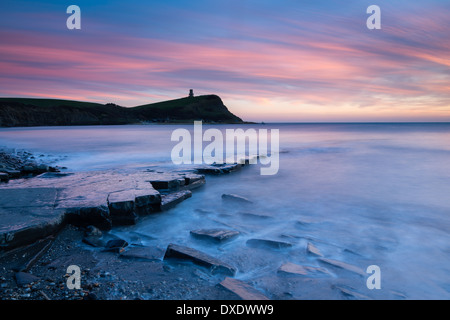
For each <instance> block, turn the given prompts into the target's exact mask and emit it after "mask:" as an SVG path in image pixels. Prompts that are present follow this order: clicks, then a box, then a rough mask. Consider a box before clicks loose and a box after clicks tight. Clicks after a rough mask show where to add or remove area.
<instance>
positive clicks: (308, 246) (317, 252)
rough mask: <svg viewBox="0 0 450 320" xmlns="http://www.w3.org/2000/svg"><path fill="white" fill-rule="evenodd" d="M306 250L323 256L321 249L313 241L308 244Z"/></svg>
mask: <svg viewBox="0 0 450 320" xmlns="http://www.w3.org/2000/svg"><path fill="white" fill-rule="evenodd" d="M306 252H307V253H308V254H311V255H314V256H318V257H323V254H322V252H320V250H319V249H318V248H317V247H316V246H315V245H313V244H312V243H311V242H308V244H307V245H306Z"/></svg>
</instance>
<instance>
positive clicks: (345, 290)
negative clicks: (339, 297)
mask: <svg viewBox="0 0 450 320" xmlns="http://www.w3.org/2000/svg"><path fill="white" fill-rule="evenodd" d="M332 289H335V290H338V291H339V292H341V293H342V294H343V295H344V297H345V298H347V299H349V300H372V299H371V298H369V297H368V296H365V295H363V294H361V293H359V292H357V291H356V290H355V289H353V288H351V287H348V286H339V285H333V286H332Z"/></svg>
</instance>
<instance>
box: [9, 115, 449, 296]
mask: <svg viewBox="0 0 450 320" xmlns="http://www.w3.org/2000/svg"><path fill="white" fill-rule="evenodd" d="M180 128H181V129H186V130H188V131H189V132H193V125H189V124H182V125H124V126H74V127H30V128H0V146H4V147H6V148H16V149H17V150H20V149H24V150H27V151H29V152H32V153H33V154H34V155H35V157H36V158H37V159H41V160H42V161H47V162H51V163H52V164H54V165H58V166H60V167H65V168H67V169H64V170H66V171H99V170H110V169H123V170H130V171H131V170H147V169H152V168H153V169H154V168H164V169H166V170H172V169H176V170H178V169H182V168H184V167H183V166H185V167H186V168H189V167H190V165H188V164H174V163H173V161H172V158H171V152H172V150H173V148H174V146H175V145H176V144H177V142H176V141H172V140H173V139H171V138H172V133H173V132H174V130H176V129H180ZM238 128H242V129H244V130H247V129H250V128H252V129H255V131H256V132H263V131H259V130H260V129H265V130H268V131H271V130H278V131H279V148H278V149H277V150H272V151H273V152H274V154H275V153H276V155H277V157H278V158H279V163H278V171H277V173H276V174H273V175H262V174H261V167H264V164H261V163H260V162H257V163H256V164H251V165H247V166H245V167H243V168H242V170H239V171H236V172H233V173H230V174H226V175H220V176H210V175H208V176H207V177H206V184H205V185H204V186H203V187H201V188H199V189H196V190H194V191H193V196H192V197H191V198H189V199H188V200H186V201H184V202H182V203H180V204H179V205H177V206H176V207H174V208H173V209H170V210H169V211H167V212H164V213H158V214H154V215H151V216H147V217H144V218H142V220H141V221H140V222H139V223H138V224H136V225H134V226H127V227H118V228H115V229H113V230H112V231H111V232H112V233H115V234H116V235H119V236H121V237H123V238H125V239H128V240H129V241H131V242H133V241H134V240H133V239H136V237H137V235H140V237H139V239H140V240H139V241H140V245H149V246H150V245H151V246H158V247H161V248H166V247H167V245H168V244H169V243H175V244H180V245H185V246H190V247H193V248H195V249H197V250H200V251H203V252H205V253H207V254H209V255H211V256H214V257H217V258H219V259H221V260H223V261H225V262H227V263H229V264H231V265H233V266H235V267H236V269H237V270H238V272H237V274H236V276H235V277H236V278H238V279H241V280H243V281H246V282H247V283H250V284H252V285H253V286H254V287H255V288H257V289H258V290H260V291H261V292H263V293H265V294H267V295H268V296H271V297H275V298H277V299H340V298H342V299H345V298H362V297H363V298H369V299H449V298H450V123H314V124H313V123H299V124H294V123H292V124H291V123H267V124H246V125H214V124H203V130H207V129H218V130H220V131H221V132H222V133H223V134H224V136H225V135H226V130H227V129H238ZM206 145H208V142H204V143H203V146H206ZM269 149H270V148H269ZM236 152H237V151H236ZM249 153H250V154H249V155H255V154H257V150H250V151H249ZM223 194H235V195H238V196H241V197H245V198H246V199H248V200H250V201H251V202H252V203H251V204H238V205H236V204H234V203H232V202H231V201H228V200H226V199H223V198H222V195H223ZM209 228H227V229H233V230H237V231H239V232H240V235H239V236H238V237H237V238H234V239H232V240H230V241H227V242H224V243H221V244H215V243H210V242H207V241H204V240H201V239H197V238H195V237H193V236H192V235H191V234H190V231H192V230H197V229H209ZM249 239H263V240H274V241H280V242H283V243H289V244H290V246H289V247H286V248H284V247H283V248H275V249H274V248H271V247H264V246H262V247H254V246H249V243H248V242H247V241H248V240H249ZM311 245H312V246H314V247H315V248H316V249H317V250H318V251H319V252H320V255H321V256H317V255H314V254H311V252H308V251H307V247H308V246H311ZM327 261H328V262H330V261H339V262H343V263H345V264H346V265H345V266H344V267H342V265H341V267H339V266H336V265H332V264H330V263H327ZM286 263H293V264H296V265H303V266H310V267H315V268H324V269H326V270H327V271H328V272H329V274H327V275H326V276H322V275H317V274H316V275H312V276H311V277H302V276H289V275H286V274H281V273H280V271H279V268H280V266H281V265H283V264H286ZM348 266H353V267H356V268H357V269H358V270H362V271H363V273H362V274H361V272H359V273H358V272H354V270H353V271H351V270H348V269H349V268H348ZM370 266H376V267H377V270H378V272H377V274H376V276H377V278H376V279H375V280H374V277H372V276H373V275H374V273H373V270H374V269H373V268H370ZM350 269H351V268H350ZM321 270H322V269H321ZM204 276H205V277H210V275H209V274H208V273H207V272H204ZM217 277H219V276H217ZM213 280H214V279H213ZM373 281H377V283H378V287H377V288H373V286H370V283H372V284H373V283H374V282H373ZM369 282H370V283H369Z"/></svg>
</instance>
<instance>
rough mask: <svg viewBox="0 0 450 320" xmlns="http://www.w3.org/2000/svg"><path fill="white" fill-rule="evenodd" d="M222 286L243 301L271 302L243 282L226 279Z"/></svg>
mask: <svg viewBox="0 0 450 320" xmlns="http://www.w3.org/2000/svg"><path fill="white" fill-rule="evenodd" d="M220 285H221V286H222V287H224V288H225V289H227V290H229V291H231V292H233V293H234V294H236V295H237V296H238V297H239V298H241V299H242V300H269V298H267V297H266V296H265V295H264V294H262V293H261V292H259V291H258V290H256V289H255V288H253V287H252V286H250V285H248V284H247V283H245V282H243V281H241V280H237V279H233V278H229V277H226V278H225V279H224V280H223V281H222V282H221V283H220Z"/></svg>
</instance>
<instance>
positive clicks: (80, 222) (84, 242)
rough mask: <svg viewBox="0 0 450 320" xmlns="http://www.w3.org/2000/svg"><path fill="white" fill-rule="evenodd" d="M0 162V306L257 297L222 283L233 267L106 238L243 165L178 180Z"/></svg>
mask: <svg viewBox="0 0 450 320" xmlns="http://www.w3.org/2000/svg"><path fill="white" fill-rule="evenodd" d="M0 159H1V161H0V168H1V170H3V173H4V174H7V175H8V177H7V179H4V181H3V182H2V183H1V184H0V199H1V201H0V218H1V221H2V222H1V223H0V299H2V300H28V299H31V300H81V299H82V300H93V299H102V300H103V299H105V300H109V299H142V300H148V299H170V300H172V299H219V300H222V299H236V298H246V295H248V297H254V296H255V292H254V291H255V289H251V288H250V287H249V286H248V285H247V284H245V283H243V282H241V281H239V280H236V279H233V280H234V281H231V280H230V278H228V277H227V276H231V277H232V276H233V275H234V274H235V272H236V270H235V269H234V268H233V267H232V266H230V265H228V264H227V263H225V262H222V261H220V260H219V259H216V258H214V257H211V256H209V255H207V254H205V253H203V252H200V251H197V250H195V249H193V248H188V247H183V246H179V245H176V244H169V245H168V246H167V248H159V247H146V246H144V247H143V246H141V245H140V244H139V243H128V242H127V241H125V240H123V239H120V238H117V237H116V236H113V235H112V234H110V233H109V230H112V229H113V228H114V227H116V226H124V225H131V224H136V223H138V221H139V219H141V218H142V217H145V216H146V215H150V214H160V213H163V212H164V211H167V210H169V209H170V208H173V207H174V206H176V205H177V204H178V203H180V202H181V201H183V200H185V199H187V198H189V197H191V195H192V190H194V189H196V188H199V187H201V186H202V185H204V184H205V176H204V174H213V175H217V174H226V173H230V172H234V171H237V170H239V169H240V168H241V167H242V165H241V164H234V165H220V166H214V165H213V166H203V167H201V168H197V169H193V170H187V171H179V172H177V171H172V172H167V171H154V170H148V171H146V172H134V173H129V172H120V171H109V172H87V173H86V172H83V173H80V172H78V173H76V172H68V171H67V170H64V169H65V168H58V167H51V166H48V165H45V164H43V163H39V162H37V161H35V157H34V156H33V155H32V154H31V153H29V152H26V151H19V152H16V151H15V150H14V152H9V153H8V152H5V150H3V151H2V153H1V154H0ZM227 196H228V197H229V198H230V199H232V200H233V197H235V200H237V201H242V200H241V199H239V197H237V196H233V195H227ZM193 233H195V234H196V235H197V236H200V237H210V238H211V239H213V240H216V241H218V242H221V241H224V240H227V239H229V238H231V237H233V236H236V235H237V234H238V232H236V231H233V230H226V229H224V230H197V231H193ZM71 264H76V265H78V266H79V267H80V269H81V270H83V271H82V287H81V289H79V290H70V289H68V287H67V285H66V281H67V279H68V277H69V274H67V272H66V271H67V267H68V266H69V265H71ZM175 268H176V272H175V270H174V269H175ZM217 275H219V277H221V278H217ZM223 277H225V278H223ZM220 280H222V281H220ZM225 280H226V281H225ZM223 281H225V282H223ZM222 282H223V283H222ZM233 290H234V291H233ZM256 296H258V295H256ZM259 296H263V294H262V293H259Z"/></svg>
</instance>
